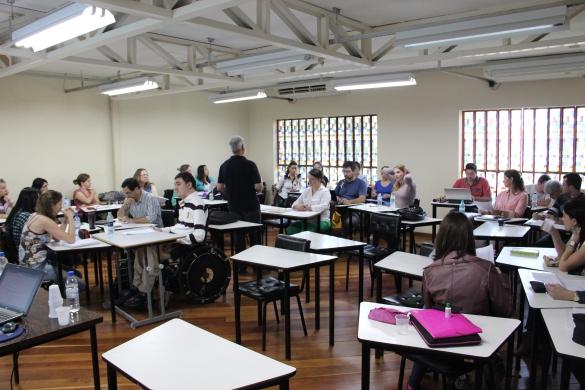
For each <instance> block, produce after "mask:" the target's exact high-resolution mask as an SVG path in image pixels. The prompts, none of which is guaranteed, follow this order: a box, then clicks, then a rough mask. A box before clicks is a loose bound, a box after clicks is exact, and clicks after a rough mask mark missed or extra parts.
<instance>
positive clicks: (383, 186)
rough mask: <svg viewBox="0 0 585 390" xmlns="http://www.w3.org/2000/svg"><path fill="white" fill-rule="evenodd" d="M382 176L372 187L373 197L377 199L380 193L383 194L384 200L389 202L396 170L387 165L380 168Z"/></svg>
mask: <svg viewBox="0 0 585 390" xmlns="http://www.w3.org/2000/svg"><path fill="white" fill-rule="evenodd" d="M380 176H381V179H380V180H377V181H376V183H374V186H373V187H372V199H376V198H377V197H378V194H381V195H382V200H383V201H384V202H388V201H389V200H390V194H391V193H392V187H393V186H394V170H393V169H392V168H390V167H389V166H386V165H385V166H383V167H382V169H380Z"/></svg>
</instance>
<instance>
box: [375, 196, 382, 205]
mask: <svg viewBox="0 0 585 390" xmlns="http://www.w3.org/2000/svg"><path fill="white" fill-rule="evenodd" d="M376 203H377V204H378V206H382V194H378V197H377V198H376Z"/></svg>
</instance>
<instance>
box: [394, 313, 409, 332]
mask: <svg viewBox="0 0 585 390" xmlns="http://www.w3.org/2000/svg"><path fill="white" fill-rule="evenodd" d="M395 318H396V328H397V330H398V334H408V324H409V323H410V317H408V315H406V314H397V315H396V317H395Z"/></svg>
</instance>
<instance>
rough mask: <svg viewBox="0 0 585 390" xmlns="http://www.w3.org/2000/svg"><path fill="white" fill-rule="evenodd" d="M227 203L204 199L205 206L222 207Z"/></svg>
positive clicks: (222, 200) (220, 200)
mask: <svg viewBox="0 0 585 390" xmlns="http://www.w3.org/2000/svg"><path fill="white" fill-rule="evenodd" d="M227 203H228V201H227V200H225V199H213V200H212V199H203V204H204V205H205V206H221V205H223V204H227Z"/></svg>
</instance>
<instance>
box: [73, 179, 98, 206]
mask: <svg viewBox="0 0 585 390" xmlns="http://www.w3.org/2000/svg"><path fill="white" fill-rule="evenodd" d="M73 184H75V185H77V186H79V188H78V189H76V190H75V191H73V202H74V203H75V206H77V207H81V206H91V205H98V204H100V200H99V199H98V196H97V192H96V191H95V190H94V189H92V188H91V177H89V175H88V174H87V173H80V174H79V175H78V176H77V179H75V180H73Z"/></svg>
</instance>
